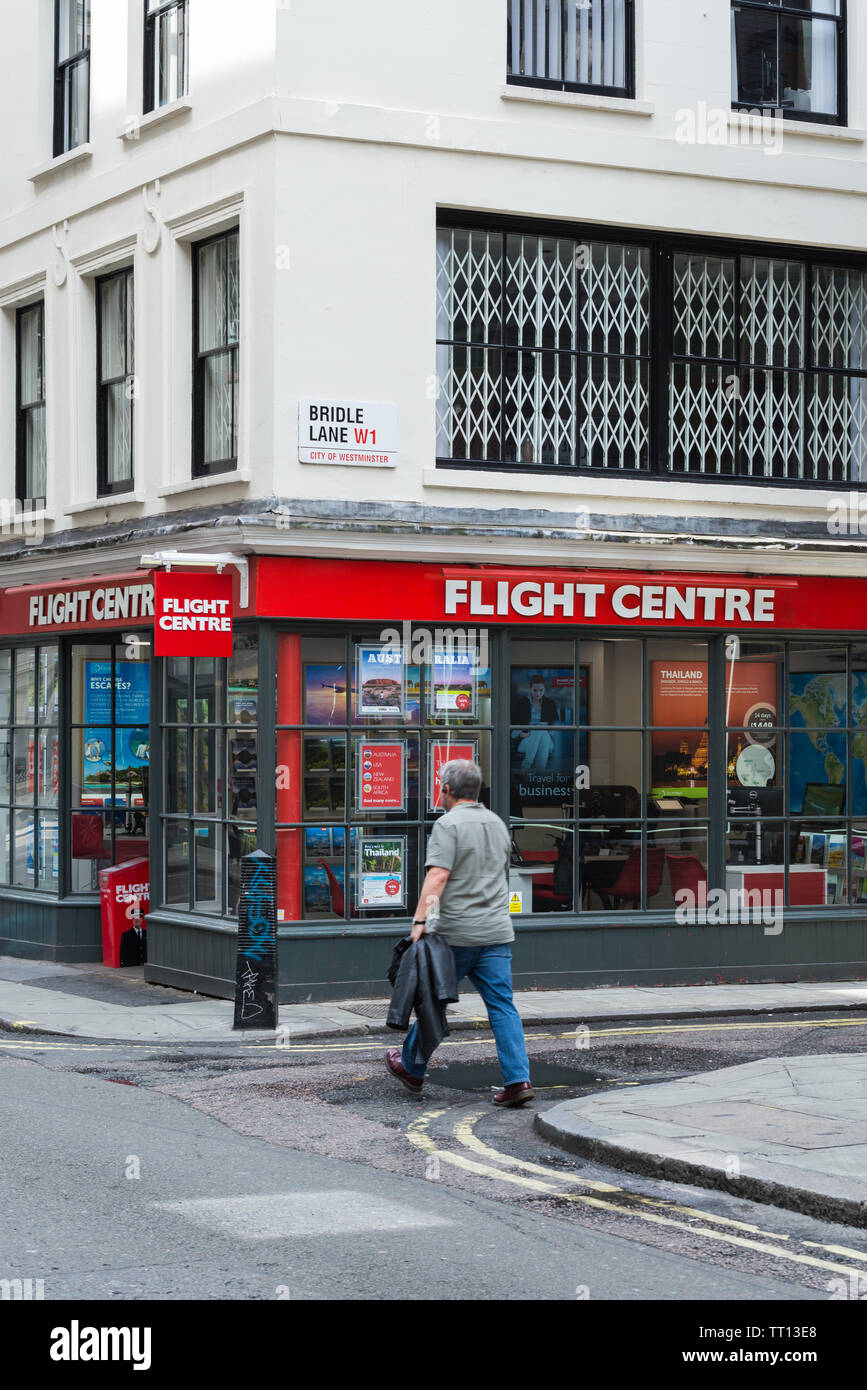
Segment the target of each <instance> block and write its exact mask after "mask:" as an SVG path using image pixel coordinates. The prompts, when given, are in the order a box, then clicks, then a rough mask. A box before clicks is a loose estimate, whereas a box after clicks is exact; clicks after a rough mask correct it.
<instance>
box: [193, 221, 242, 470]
mask: <svg viewBox="0 0 867 1390" xmlns="http://www.w3.org/2000/svg"><path fill="white" fill-rule="evenodd" d="M193 261H194V276H193V280H194V288H193V317H194V341H195V348H196V351H195V362H194V381H193V475H194V476H195V477H201V476H203V475H205V474H208V473H225V472H228V471H229V470H231V469H233V468H235V467H236V465H237V462H238V384H239V362H238V335H239V316H240V300H239V293H238V232H237V231H233V232H224V233H222V234H221V235H220V236H217V237H212V238H211V239H210V240H209V241H205V242H200V243H199V244H198V245H197V246H195V247H194V248H193Z"/></svg>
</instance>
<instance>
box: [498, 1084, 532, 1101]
mask: <svg viewBox="0 0 867 1390" xmlns="http://www.w3.org/2000/svg"><path fill="white" fill-rule="evenodd" d="M535 1098H536V1092H535V1091H534V1090H533V1087H532V1086H531V1085H530V1083H529V1081H515V1082H513V1083H512V1085H511V1086H505V1087H504V1088H503V1090H502V1091H498V1092H497V1094H496V1095H495V1096H494V1104H495V1105H512V1106H515V1105H526V1103H527V1101H528V1100H535Z"/></svg>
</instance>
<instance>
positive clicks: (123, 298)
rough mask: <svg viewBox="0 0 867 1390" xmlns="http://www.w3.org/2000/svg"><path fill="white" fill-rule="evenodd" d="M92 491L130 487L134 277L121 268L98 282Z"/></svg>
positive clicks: (100, 492) (104, 493)
mask: <svg viewBox="0 0 867 1390" xmlns="http://www.w3.org/2000/svg"><path fill="white" fill-rule="evenodd" d="M96 300H97V311H96V312H97V329H96V338H97V349H96V350H97V367H98V369H97V443H96V471H97V493H98V495H99V496H100V497H105V496H108V495H111V494H112V493H116V492H129V491H131V489H132V486H133V447H132V422H133V402H134V398H135V376H134V372H135V339H134V313H133V309H134V298H133V274H132V271H131V270H122V271H120V272H119V273H118V274H115V275H109V276H106V277H105V279H103V280H99V281H97V286H96Z"/></svg>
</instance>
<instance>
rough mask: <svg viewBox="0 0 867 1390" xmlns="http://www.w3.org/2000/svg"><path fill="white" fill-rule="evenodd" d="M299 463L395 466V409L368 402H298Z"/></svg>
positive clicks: (370, 466) (374, 466)
mask: <svg viewBox="0 0 867 1390" xmlns="http://www.w3.org/2000/svg"><path fill="white" fill-rule="evenodd" d="M298 458H299V460H300V461H301V463H331V464H350V465H355V466H356V467H366V468H395V467H396V466H397V407H396V406H393V405H378V404H371V402H369V401H364V402H358V401H301V402H300V404H299V407H298Z"/></svg>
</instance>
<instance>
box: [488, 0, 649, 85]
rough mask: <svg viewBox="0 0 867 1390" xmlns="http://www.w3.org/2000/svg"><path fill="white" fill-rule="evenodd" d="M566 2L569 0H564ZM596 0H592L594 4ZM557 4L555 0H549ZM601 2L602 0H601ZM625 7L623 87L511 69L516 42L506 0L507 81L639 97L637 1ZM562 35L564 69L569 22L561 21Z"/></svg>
mask: <svg viewBox="0 0 867 1390" xmlns="http://www.w3.org/2000/svg"><path fill="white" fill-rule="evenodd" d="M560 2H561V4H565V3H566V2H567V0H560ZM592 2H593V0H589V3H590V5H592ZM522 3H524V4H528V3H540V0H522ZM549 3H553V0H549ZM600 3H601V0H600ZM624 6H625V27H626V49H625V52H624V55H623V63H624V74H625V78H626V80H625V83H624V85H623V86H622V87H614V86H611V87H609V86H605V85H604V84H602V83H594V82H567V81H565V80H561V79H560V78H548V77H535V76H526V75H524V74H522V73H513V72H512V71H511V62H512V44H511V29H512V18H511V5H510V3H509V0H506V82H507V84H508V85H509V86H510V87H528V88H540V89H543V90H546V91H553V92H584V93H586V94H587V95H590V96H594V95H595V96H607V97H618V98H621V99H623V100H625V101H632V100H634V98H635V0H624ZM560 34H561V43H562V54H561V71H564V72H565V70H566V43H567V29H566V25H565V24H564V23H563V22H562V18H561V23H560Z"/></svg>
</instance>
